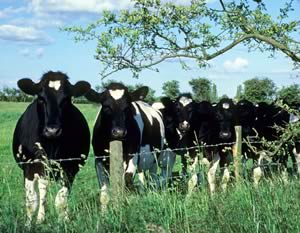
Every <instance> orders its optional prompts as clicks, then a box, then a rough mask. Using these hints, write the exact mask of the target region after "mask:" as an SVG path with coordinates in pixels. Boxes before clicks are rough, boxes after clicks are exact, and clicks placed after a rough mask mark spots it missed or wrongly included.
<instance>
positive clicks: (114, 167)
mask: <svg viewBox="0 0 300 233" xmlns="http://www.w3.org/2000/svg"><path fill="white" fill-rule="evenodd" d="M249 143H253V144H255V145H258V144H263V143H264V141H252V142H249V141H245V140H244V141H242V137H241V127H240V126H237V127H236V141H235V142H227V143H218V144H212V145H205V144H198V145H195V146H192V147H181V148H174V149H170V148H167V149H164V150H157V149H156V150H155V151H153V152H141V153H134V154H129V156H132V157H134V156H141V155H145V154H147V153H156V154H158V153H163V152H169V151H172V152H174V153H176V152H180V151H190V150H197V156H198V161H201V160H202V159H203V153H200V151H201V150H203V149H206V148H213V147H232V146H234V145H235V146H236V151H233V153H235V154H232V156H233V166H234V175H235V179H236V181H239V180H240V177H241V175H240V174H241V171H242V170H243V168H242V166H241V159H242V145H244V144H245V145H249ZM92 158H93V159H102V160H106V159H108V158H109V160H110V180H111V181H110V183H111V185H113V186H114V185H115V187H112V190H115V191H112V192H115V194H119V193H120V192H123V191H122V190H123V189H124V180H123V175H124V168H123V152H122V143H121V142H119V141H114V142H112V143H111V145H110V151H109V155H104V156H93V157H92ZM84 159H86V158H84V157H81V158H64V159H50V160H47V161H46V162H47V163H48V164H59V163H61V162H72V161H83V160H84ZM36 163H45V160H41V159H34V160H28V161H20V162H18V163H15V162H14V161H13V160H12V161H11V162H3V161H0V164H1V165H6V166H15V165H16V164H18V165H26V164H36ZM271 164H272V165H279V164H280V163H279V162H274V161H272V160H269V163H268V164H262V165H257V166H270V165H271ZM198 167H199V166H198ZM95 177H96V172H94V175H93V176H90V177H81V179H82V181H79V182H80V183H85V181H86V180H87V179H91V178H95ZM176 178H179V179H180V178H182V175H178V176H171V177H169V179H176ZM7 185H8V184H7Z"/></svg>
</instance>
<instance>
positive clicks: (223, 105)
mask: <svg viewBox="0 0 300 233" xmlns="http://www.w3.org/2000/svg"><path fill="white" fill-rule="evenodd" d="M229 107H230V105H229V103H223V104H222V108H224V109H229Z"/></svg>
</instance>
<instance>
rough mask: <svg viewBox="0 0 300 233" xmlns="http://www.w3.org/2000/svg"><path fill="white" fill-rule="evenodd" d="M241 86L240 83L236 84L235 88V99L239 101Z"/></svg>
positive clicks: (241, 91)
mask: <svg viewBox="0 0 300 233" xmlns="http://www.w3.org/2000/svg"><path fill="white" fill-rule="evenodd" d="M242 93H243V87H242V85H238V86H237V89H236V95H235V99H236V100H237V101H240V100H241V99H242Z"/></svg>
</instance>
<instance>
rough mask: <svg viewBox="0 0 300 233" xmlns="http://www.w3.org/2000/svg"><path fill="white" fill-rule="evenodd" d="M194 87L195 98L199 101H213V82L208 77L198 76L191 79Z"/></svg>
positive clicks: (190, 82) (191, 84)
mask: <svg viewBox="0 0 300 233" xmlns="http://www.w3.org/2000/svg"><path fill="white" fill-rule="evenodd" d="M189 84H190V86H191V87H192V91H193V95H194V99H195V100H197V101H203V100H207V101H211V89H212V83H211V81H209V80H208V79H206V78H197V79H192V80H191V81H189Z"/></svg>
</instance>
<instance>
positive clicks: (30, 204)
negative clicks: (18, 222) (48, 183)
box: [25, 177, 38, 226]
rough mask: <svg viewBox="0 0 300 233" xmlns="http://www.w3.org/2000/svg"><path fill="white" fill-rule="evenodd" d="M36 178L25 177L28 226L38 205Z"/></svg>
mask: <svg viewBox="0 0 300 233" xmlns="http://www.w3.org/2000/svg"><path fill="white" fill-rule="evenodd" d="M35 182H36V179H35V178H34V177H32V179H30V178H27V177H25V194H26V215H27V221H26V226H30V225H31V222H32V217H33V215H34V214H35V212H36V210H37V207H38V195H37V192H36V190H35Z"/></svg>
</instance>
